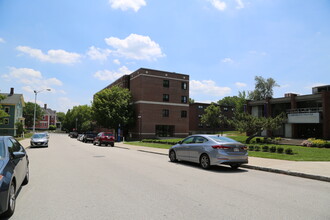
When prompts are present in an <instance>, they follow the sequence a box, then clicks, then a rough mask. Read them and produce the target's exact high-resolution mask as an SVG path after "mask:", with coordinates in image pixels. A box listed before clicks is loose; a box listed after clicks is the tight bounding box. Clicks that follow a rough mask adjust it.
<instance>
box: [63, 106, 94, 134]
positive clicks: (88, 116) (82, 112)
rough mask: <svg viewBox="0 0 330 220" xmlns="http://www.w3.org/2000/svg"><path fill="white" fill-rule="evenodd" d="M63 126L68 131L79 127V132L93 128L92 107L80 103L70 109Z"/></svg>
mask: <svg viewBox="0 0 330 220" xmlns="http://www.w3.org/2000/svg"><path fill="white" fill-rule="evenodd" d="M60 115H61V114H60ZM62 127H63V129H65V130H67V131H73V130H76V129H77V131H79V132H86V131H91V130H93V128H92V108H91V107H90V106H88V105H79V106H74V107H73V108H72V109H69V110H68V112H67V113H66V115H65V118H64V120H63V125H62Z"/></svg>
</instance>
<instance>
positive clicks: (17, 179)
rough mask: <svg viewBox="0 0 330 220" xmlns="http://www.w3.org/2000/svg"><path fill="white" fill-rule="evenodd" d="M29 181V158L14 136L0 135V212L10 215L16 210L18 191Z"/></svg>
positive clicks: (6, 215)
mask: <svg viewBox="0 0 330 220" xmlns="http://www.w3.org/2000/svg"><path fill="white" fill-rule="evenodd" d="M28 182H29V158H28V155H27V153H26V151H25V150H24V148H23V147H22V145H21V144H20V143H19V142H18V141H17V140H16V139H14V138H13V137H10V136H0V214H1V217H10V216H11V215H12V214H13V213H14V211H15V205H16V196H17V191H18V190H19V188H20V187H21V185H26V184H27V183H28Z"/></svg>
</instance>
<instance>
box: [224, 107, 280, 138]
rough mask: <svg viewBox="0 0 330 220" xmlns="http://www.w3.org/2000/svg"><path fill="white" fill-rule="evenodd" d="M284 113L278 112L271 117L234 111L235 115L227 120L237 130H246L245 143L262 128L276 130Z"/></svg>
mask: <svg viewBox="0 0 330 220" xmlns="http://www.w3.org/2000/svg"><path fill="white" fill-rule="evenodd" d="M284 120H285V115H284V114H280V115H278V116H276V117H274V118H272V117H268V118H266V117H256V116H253V115H250V114H247V113H236V114H235V117H234V118H233V119H231V120H230V121H229V123H230V124H231V125H232V126H234V127H235V128H236V130H238V131H239V132H241V133H243V132H246V133H247V134H248V135H249V137H248V138H247V139H246V143H250V140H252V138H254V137H255V136H257V135H260V133H261V132H262V131H264V130H269V131H272V130H276V129H278V128H279V127H280V126H281V125H282V124H283V122H284Z"/></svg>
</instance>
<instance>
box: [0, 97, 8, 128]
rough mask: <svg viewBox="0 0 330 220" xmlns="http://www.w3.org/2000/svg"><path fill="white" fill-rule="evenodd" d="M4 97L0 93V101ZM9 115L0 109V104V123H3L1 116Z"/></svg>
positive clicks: (0, 106) (0, 107)
mask: <svg viewBox="0 0 330 220" xmlns="http://www.w3.org/2000/svg"><path fill="white" fill-rule="evenodd" d="M5 98H6V97H5V96H3V95H1V94H0V102H1V100H4V99H5ZM8 116H9V115H8V114H7V113H6V112H5V111H4V110H3V109H2V105H1V104H0V124H2V123H3V118H4V117H8Z"/></svg>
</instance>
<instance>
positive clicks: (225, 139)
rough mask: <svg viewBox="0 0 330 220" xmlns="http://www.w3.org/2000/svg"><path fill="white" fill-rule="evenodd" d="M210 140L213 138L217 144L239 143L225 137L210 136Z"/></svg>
mask: <svg viewBox="0 0 330 220" xmlns="http://www.w3.org/2000/svg"><path fill="white" fill-rule="evenodd" d="M209 138H211V139H212V140H214V141H216V142H237V141H235V140H233V139H230V138H227V137H223V136H209Z"/></svg>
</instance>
